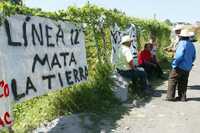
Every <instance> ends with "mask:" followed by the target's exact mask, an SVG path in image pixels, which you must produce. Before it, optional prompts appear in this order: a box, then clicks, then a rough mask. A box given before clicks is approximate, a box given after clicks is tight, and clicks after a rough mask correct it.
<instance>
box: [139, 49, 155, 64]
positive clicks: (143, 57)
mask: <svg viewBox="0 0 200 133" xmlns="http://www.w3.org/2000/svg"><path fill="white" fill-rule="evenodd" d="M151 60H152V55H151V52H150V51H149V50H145V49H144V50H143V51H141V52H140V53H139V57H138V64H139V65H141V64H143V63H144V62H145V61H151Z"/></svg>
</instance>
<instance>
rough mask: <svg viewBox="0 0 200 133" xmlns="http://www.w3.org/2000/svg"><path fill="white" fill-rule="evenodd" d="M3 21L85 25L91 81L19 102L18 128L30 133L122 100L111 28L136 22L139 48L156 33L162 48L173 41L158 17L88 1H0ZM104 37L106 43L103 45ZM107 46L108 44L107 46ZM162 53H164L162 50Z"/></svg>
mask: <svg viewBox="0 0 200 133" xmlns="http://www.w3.org/2000/svg"><path fill="white" fill-rule="evenodd" d="M0 10H1V12H2V13H1V17H0V21H1V23H3V20H4V19H5V18H6V17H7V16H10V15H14V14H24V15H33V16H40V17H47V18H50V19H54V20H64V21H71V22H74V23H82V24H84V29H85V31H84V32H85V35H86V36H85V38H86V50H87V61H88V65H89V80H88V81H87V82H85V83H82V84H78V85H74V86H72V87H69V88H67V89H63V90H61V91H56V92H51V93H49V94H46V95H44V96H41V97H37V98H34V99H32V100H29V101H26V102H24V103H22V104H16V105H15V106H14V109H13V112H14V117H15V124H14V130H15V131H16V132H28V131H30V130H31V129H33V128H35V127H37V126H38V125H39V124H40V123H42V122H44V121H50V120H52V119H54V118H56V117H58V116H60V115H65V114H70V113H74V112H89V111H90V112H104V111H106V110H108V109H109V108H110V107H112V105H114V104H116V103H117V102H118V101H117V100H116V98H115V97H114V95H113V94H112V91H111V88H112V86H113V81H112V79H111V78H110V75H111V73H112V67H111V65H110V63H109V60H108V57H110V51H111V42H110V27H111V26H112V25H113V24H114V23H117V24H118V25H119V26H120V27H122V28H125V27H127V25H128V24H130V23H133V24H135V25H136V27H137V32H138V44H139V48H141V47H142V46H143V45H144V42H146V41H148V39H149V37H150V35H154V36H156V39H157V41H158V44H159V47H160V51H161V50H162V47H164V46H166V45H168V44H169V35H170V30H169V27H168V26H167V25H166V24H165V23H161V22H158V21H157V20H143V19H138V18H134V17H129V16H126V14H125V13H123V12H120V11H118V10H116V9H114V10H108V9H104V8H101V7H98V6H95V5H90V4H86V5H85V6H83V7H82V8H77V7H74V6H71V7H69V8H68V9H66V10H61V11H58V12H43V11H42V10H41V9H32V8H27V7H25V6H20V5H13V4H11V3H9V2H3V3H1V4H0ZM101 15H104V16H106V18H105V24H104V27H103V32H104V34H105V36H102V32H101V31H100V30H99V29H98V27H97V25H98V18H99V17H100V16H101ZM103 38H104V39H105V40H106V44H103V41H102V40H103ZM103 45H105V47H104V46H103ZM160 53H162V52H160Z"/></svg>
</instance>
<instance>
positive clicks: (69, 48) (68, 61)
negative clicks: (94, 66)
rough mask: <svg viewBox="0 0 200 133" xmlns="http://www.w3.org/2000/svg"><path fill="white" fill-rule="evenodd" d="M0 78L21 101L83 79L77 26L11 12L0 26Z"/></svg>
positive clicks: (84, 71) (82, 47) (82, 52)
mask: <svg viewBox="0 0 200 133" xmlns="http://www.w3.org/2000/svg"><path fill="white" fill-rule="evenodd" d="M0 38H1V42H0V46H1V48H0V73H1V74H0V79H1V80H5V81H7V82H8V84H9V87H10V88H11V92H12V94H13V98H14V99H15V100H16V101H18V102H21V101H24V100H27V99H30V98H33V97H35V96H40V95H43V94H45V93H47V92H48V91H50V90H56V89H60V88H63V87H68V86H70V85H73V84H76V83H79V82H81V81H85V80H87V76H88V71H87V61H86V50H85V39H84V33H83V30H82V28H81V26H76V25H74V24H72V23H69V22H63V21H53V20H50V19H47V18H42V17H34V16H24V15H15V16H11V17H9V18H7V20H6V21H5V23H4V24H3V25H2V26H1V27H0Z"/></svg>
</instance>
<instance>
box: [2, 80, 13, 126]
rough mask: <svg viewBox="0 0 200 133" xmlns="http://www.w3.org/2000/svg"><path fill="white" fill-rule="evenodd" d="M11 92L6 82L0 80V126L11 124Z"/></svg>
mask: <svg viewBox="0 0 200 133" xmlns="http://www.w3.org/2000/svg"><path fill="white" fill-rule="evenodd" d="M11 102H12V98H11V92H10V88H9V86H8V84H7V83H6V82H5V81H3V80H1V81H0V128H3V127H9V126H11V125H12V124H13V121H12V118H11Z"/></svg>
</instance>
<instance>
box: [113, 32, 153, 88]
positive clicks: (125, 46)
mask: <svg viewBox="0 0 200 133" xmlns="http://www.w3.org/2000/svg"><path fill="white" fill-rule="evenodd" d="M132 41H133V40H132V39H131V38H130V36H129V35H126V36H123V37H122V40H121V43H120V44H121V45H120V48H119V51H118V54H117V60H116V69H117V71H118V73H119V74H120V75H121V76H122V77H125V78H128V79H131V80H133V81H134V80H135V79H136V78H137V77H138V78H139V79H140V81H141V84H142V85H143V88H144V89H145V90H147V89H149V87H150V86H149V82H148V79H147V74H146V72H145V71H144V69H143V68H141V67H137V66H136V65H134V63H133V56H132V54H131V51H130V46H131V42H132Z"/></svg>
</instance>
